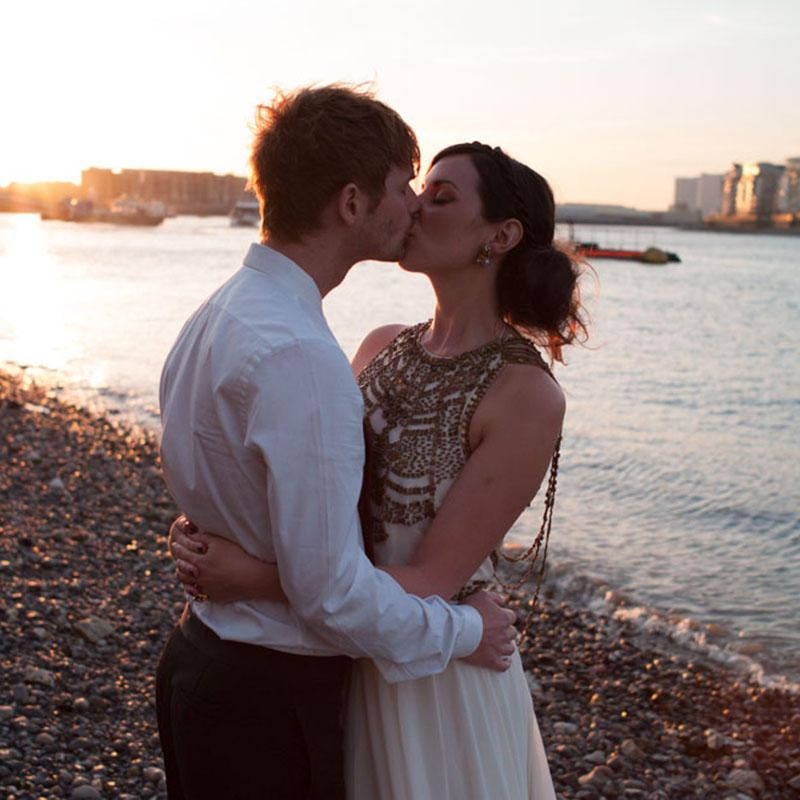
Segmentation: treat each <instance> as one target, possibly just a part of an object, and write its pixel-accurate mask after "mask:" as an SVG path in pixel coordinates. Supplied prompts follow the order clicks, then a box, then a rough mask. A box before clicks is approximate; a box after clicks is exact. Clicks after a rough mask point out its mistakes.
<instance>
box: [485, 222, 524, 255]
mask: <svg viewBox="0 0 800 800" xmlns="http://www.w3.org/2000/svg"><path fill="white" fill-rule="evenodd" d="M521 239H522V224H521V223H520V221H519V220H517V219H507V220H505V221H504V222H501V223H500V224H499V225H498V226H497V228H496V229H495V234H494V238H493V239H492V241H491V245H492V250H493V251H494V252H495V253H498V254H501V253H507V252H508V251H509V250H513V249H514V248H515V247H516V246H517V245H518V244H519V243H520V240H521Z"/></svg>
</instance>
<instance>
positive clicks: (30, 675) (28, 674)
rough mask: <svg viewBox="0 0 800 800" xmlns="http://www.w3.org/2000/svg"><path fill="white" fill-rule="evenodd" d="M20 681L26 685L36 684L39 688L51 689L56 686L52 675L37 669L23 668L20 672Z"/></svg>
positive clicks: (44, 670)
mask: <svg viewBox="0 0 800 800" xmlns="http://www.w3.org/2000/svg"><path fill="white" fill-rule="evenodd" d="M22 679H23V680H24V681H25V682H26V683H38V684H39V685H40V686H47V687H49V688H51V689H52V688H53V687H54V686H55V685H56V679H55V676H54V675H53V673H52V672H50V671H48V670H46V669H39V668H38V667H25V669H24V670H23V672H22Z"/></svg>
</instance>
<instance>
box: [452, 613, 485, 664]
mask: <svg viewBox="0 0 800 800" xmlns="http://www.w3.org/2000/svg"><path fill="white" fill-rule="evenodd" d="M455 608H456V609H457V610H458V611H459V612H460V613H461V614H462V615H463V619H464V627H463V628H462V630H461V633H460V634H459V636H458V639H457V640H456V643H455V645H454V646H453V658H466V657H467V656H471V655H472V654H473V653H474V652H475V651H476V650H477V649H478V645H479V644H480V643H481V639H482V638H483V618H482V617H481V615H480V614H479V613H478V610H477V609H475V608H473V607H472V606H464V605H459V606H456V607H455Z"/></svg>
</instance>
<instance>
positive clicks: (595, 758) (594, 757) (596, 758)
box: [584, 750, 606, 764]
mask: <svg viewBox="0 0 800 800" xmlns="http://www.w3.org/2000/svg"><path fill="white" fill-rule="evenodd" d="M584 760H585V761H588V762H589V763H590V764H605V763H606V754H605V753H604V752H603V751H602V750H595V751H594V752H593V753H589V755H588V756H584Z"/></svg>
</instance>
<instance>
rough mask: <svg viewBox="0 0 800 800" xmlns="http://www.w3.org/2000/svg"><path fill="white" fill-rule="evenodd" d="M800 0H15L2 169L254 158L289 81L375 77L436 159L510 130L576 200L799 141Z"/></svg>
mask: <svg viewBox="0 0 800 800" xmlns="http://www.w3.org/2000/svg"><path fill="white" fill-rule="evenodd" d="M798 31H800V3H797V2H796V0H762V1H761V2H759V3H753V2H752V1H751V0H747V2H743V1H742V0H725V1H724V2H723V1H722V0H715V1H714V2H708V1H707V0H695V2H689V1H687V0H673V2H671V3H666V2H663V0H662V1H661V2H653V1H652V0H639V1H638V2H627V1H626V2H623V1H622V0H605V1H604V2H597V0H592V2H589V1H588V0H572V1H571V2H569V3H563V4H560V3H556V2H554V0H549V2H546V3H544V2H538V0H483V2H477V0H461V2H459V3H455V2H454V1H453V0H393V1H392V2H388V1H387V0H372V1H371V2H370V1H368V0H337V1H336V2H334V1H333V0H327V1H326V0H260V1H259V2H253V1H252V0H250V2H245V1H244V0H216V1H215V2H210V0H160V1H156V0H137V2H136V3H126V4H119V3H109V2H107V0H103V1H102V2H100V1H99V0H74V2H71V3H64V2H63V0H59V2H54V1H53V0H46V1H45V2H38V1H37V0H26V2H24V3H23V2H14V3H11V2H9V3H4V4H3V5H2V9H0V74H1V75H2V76H3V78H2V81H1V82H0V114H2V119H0V186H4V185H6V184H8V183H9V182H10V181H12V180H16V181H20V182H26V181H37V180H69V181H73V182H79V180H80V171H81V169H84V168H87V167H90V166H96V167H110V168H113V169H120V168H146V169H180V170H196V171H212V172H217V173H229V172H230V173H235V174H239V175H245V174H246V173H247V151H248V145H249V142H250V130H249V123H250V122H251V121H252V119H253V114H254V109H255V107H256V105H257V104H258V103H260V102H265V101H268V100H269V98H270V97H271V95H272V91H273V87H275V86H280V87H283V88H293V87H296V86H300V85H305V84H309V83H327V82H331V81H348V82H364V81H370V82H373V84H374V86H375V89H376V91H377V94H378V96H379V97H380V98H381V99H382V100H383V101H385V102H387V103H388V104H389V105H391V106H393V107H394V108H396V109H397V110H398V111H399V112H400V113H401V114H402V115H403V116H404V117H405V118H406V119H407V120H408V121H409V122H410V123H411V125H412V126H413V127H414V129H415V130H416V132H417V135H418V137H419V140H420V145H421V147H422V155H423V165H425V164H426V163H427V162H428V161H429V160H430V158H431V157H432V156H433V155H434V154H435V152H436V151H437V150H438V149H440V148H441V147H444V146H446V145H448V144H452V143H455V142H459V141H465V140H467V141H471V140H474V139H479V140H482V141H486V142H488V143H490V144H492V145H500V146H502V147H503V148H504V149H506V150H507V151H508V152H509V153H510V154H511V155H513V156H515V157H516V158H519V159H520V160H522V161H524V162H526V163H527V164H529V165H530V166H532V167H533V168H534V169H536V170H538V171H539V172H541V173H542V174H543V175H544V176H545V177H546V178H548V180H549V181H550V183H551V185H552V186H553V189H554V191H555V193H556V199H557V201H558V202H573V203H579V202H586V203H618V204H622V205H628V206H634V207H637V208H642V209H660V208H666V207H667V206H668V205H669V204H670V203H671V202H672V200H673V197H674V179H675V178H676V177H678V176H693V175H698V174H700V173H701V172H711V173H722V172H725V171H726V170H727V169H728V168H729V166H730V164H731V163H732V162H734V161H737V162H742V161H756V160H757V161H771V162H775V163H783V162H784V161H785V160H786V159H787V158H788V157H792V156H800V97H799V95H800V91H798V87H800V39H799V38H798Z"/></svg>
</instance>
